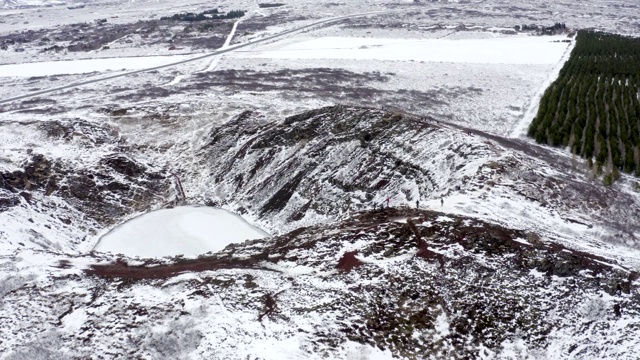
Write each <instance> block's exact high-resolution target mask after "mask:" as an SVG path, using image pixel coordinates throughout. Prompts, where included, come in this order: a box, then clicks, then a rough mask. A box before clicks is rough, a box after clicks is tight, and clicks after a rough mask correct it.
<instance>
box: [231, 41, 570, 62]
mask: <svg viewBox="0 0 640 360" xmlns="http://www.w3.org/2000/svg"><path fill="white" fill-rule="evenodd" d="M561 40H566V36H528V35H520V36H502V37H494V38H479V39H455V40H451V39H402V38H353V37H323V38H294V39H292V40H289V41H287V40H285V41H280V42H278V43H276V44H271V45H267V46H264V47H261V48H260V49H258V50H255V49H254V50H251V51H239V52H237V54H238V55H237V56H249V57H257V58H275V59H353V60H384V61H426V62H447V63H475V64H556V63H557V62H558V60H560V57H561V56H562V54H563V53H564V52H565V49H566V48H567V45H568V44H567V43H566V42H561Z"/></svg>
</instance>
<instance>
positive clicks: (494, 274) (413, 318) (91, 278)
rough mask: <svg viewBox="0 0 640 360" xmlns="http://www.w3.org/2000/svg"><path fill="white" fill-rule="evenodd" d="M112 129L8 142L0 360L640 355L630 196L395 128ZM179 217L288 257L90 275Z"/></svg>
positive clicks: (152, 265) (173, 124)
mask: <svg viewBox="0 0 640 360" xmlns="http://www.w3.org/2000/svg"><path fill="white" fill-rule="evenodd" d="M137 111H138V112H140V111H139V110H137ZM131 113H133V114H135V113H136V112H134V111H131ZM105 116H106V117H107V118H106V119H108V121H107V120H104V118H101V119H100V122H97V121H85V120H80V119H75V120H64V121H57V122H52V121H31V122H27V121H24V122H15V123H11V122H4V123H2V127H3V129H4V130H5V131H3V132H2V133H0V136H2V139H3V141H5V143H7V144H11V146H13V148H11V149H10V151H7V152H5V153H4V154H5V155H4V157H3V158H2V159H1V160H2V162H0V175H1V176H0V178H1V179H2V181H0V194H1V195H0V197H1V198H2V200H1V201H0V204H1V207H0V221H2V224H3V228H2V229H0V241H1V242H2V253H0V304H1V306H0V339H2V341H0V354H2V355H0V359H1V360H5V359H31V358H96V359H98V358H150V359H160V358H214V359H216V358H218V359H247V358H249V359H283V358H285V359H299V358H323V357H324V358H326V357H330V358H344V359H346V358H349V359H351V358H368V357H369V356H371V357H373V356H383V357H384V356H386V357H388V358H389V357H391V356H395V357H399V358H409V359H411V358H434V359H438V358H447V357H451V358H489V359H491V358H518V359H520V358H544V359H547V358H562V359H564V358H603V359H605V358H610V359H625V358H626V359H633V358H637V357H638V356H639V355H640V341H638V339H637V337H636V336H635V334H637V332H638V329H639V327H640V316H639V314H638V311H639V310H640V293H639V291H638V285H640V282H639V281H638V269H640V265H639V264H640V256H639V255H638V251H637V247H638V244H637V243H636V237H637V236H638V234H640V231H639V230H638V226H639V225H638V222H637V219H636V217H634V216H633V214H634V212H637V210H638V204H639V200H638V196H637V195H636V194H634V193H633V192H632V191H631V190H630V188H629V187H627V185H626V184H625V183H624V182H623V183H621V184H617V185H616V186H614V187H612V188H605V187H603V186H601V185H600V184H598V183H597V182H594V181H592V180H590V179H589V178H588V176H586V175H584V174H583V173H582V172H581V171H580V168H579V164H578V166H575V167H574V166H572V165H571V161H570V159H567V158H565V157H563V156H562V155H561V154H555V153H552V152H548V151H545V150H544V149H541V148H537V147H535V145H531V147H530V146H529V144H525V143H522V142H518V141H512V140H508V141H507V140H505V139H499V138H496V137H490V136H486V134H482V133H480V132H472V131H468V130H464V129H458V128H452V127H451V126H449V125H448V124H446V123H442V122H437V121H435V120H429V119H423V118H420V117H415V116H412V115H410V114H403V113H401V112H393V111H383V110H380V109H370V108H361V107H345V106H333V107H327V108H321V109H317V110H313V111H309V112H306V113H302V114H299V115H295V116H291V117H288V118H286V119H273V118H269V117H266V116H263V115H261V114H259V113H256V112H243V113H241V114H239V115H238V116H235V117H233V118H232V119H231V120H229V121H228V122H225V123H222V124H211V125H209V124H207V127H206V128H204V129H200V132H199V133H204V134H205V135H204V136H194V134H196V133H195V132H194V133H190V132H189V133H187V132H176V129H178V128H180V127H181V126H183V125H184V124H185V123H186V122H187V120H184V119H178V120H172V119H171V116H170V115H167V116H164V115H163V117H161V118H157V117H154V118H148V119H147V118H144V119H142V118H141V119H137V118H135V116H133V115H132V116H129V115H128V114H127V116H126V117H125V116H123V115H122V114H120V113H114V112H107V113H106V115H105ZM144 121H146V122H144ZM140 124H146V125H147V128H146V129H147V130H146V132H136V133H132V130H130V129H131V128H134V129H135V128H139V127H140V126H142V125H140ZM149 124H151V126H153V127H151V128H150V127H149ZM150 129H151V130H150ZM137 131H139V130H137ZM167 133H169V134H170V135H166V134H167ZM132 134H135V136H133V135H132ZM159 134H165V135H164V137H158V136H159ZM153 141H156V143H155V144H154V143H153ZM160 145H161V146H160ZM24 149H30V150H29V151H24ZM173 169H175V171H173ZM174 174H175V175H177V176H174ZM177 177H179V178H180V179H182V184H183V185H184V189H185V192H186V194H185V195H186V196H185V197H184V199H183V196H182V193H181V190H180V186H178V185H177V182H176V180H175V179H176V178H177ZM387 197H389V198H390V201H389V202H390V205H391V208H388V209H384V210H383V209H381V205H382V204H383V203H385V200H386V198H387ZM183 200H186V201H187V202H190V203H206V204H209V205H214V206H221V207H224V208H227V209H230V210H234V211H236V212H239V213H242V214H243V215H244V216H245V217H246V218H248V219H250V220H253V221H254V222H255V223H257V224H259V225H261V226H263V227H264V228H266V229H268V230H270V231H271V232H272V233H274V234H276V235H278V236H275V237H273V238H271V239H267V240H260V241H251V242H246V243H242V244H236V245H231V246H229V247H227V248H226V249H225V250H223V251H221V252H219V253H216V254H207V255H206V256H205V255H203V256H201V257H199V258H198V259H185V258H180V257H179V258H174V259H164V260H145V259H128V258H122V257H119V256H117V255H112V254H100V253H90V249H91V248H92V246H93V242H94V241H95V240H96V236H97V234H100V233H104V232H105V231H107V230H108V229H109V228H111V227H112V226H113V225H114V224H116V223H119V222H121V221H123V220H125V219H126V218H128V217H131V216H133V215H134V214H137V213H139V212H142V211H146V210H148V209H152V208H157V207H162V206H170V205H173V204H177V203H181V202H182V201H183ZM417 200H419V201H420V203H419V204H420V207H421V209H414V208H415V205H416V201H417ZM613 215H615V216H613Z"/></svg>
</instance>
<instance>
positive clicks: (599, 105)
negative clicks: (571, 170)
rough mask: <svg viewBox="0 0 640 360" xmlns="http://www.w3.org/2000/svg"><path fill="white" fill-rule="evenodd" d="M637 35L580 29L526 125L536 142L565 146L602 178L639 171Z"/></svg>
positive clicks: (639, 66) (608, 180) (639, 45)
mask: <svg viewBox="0 0 640 360" xmlns="http://www.w3.org/2000/svg"><path fill="white" fill-rule="evenodd" d="M639 94H640V39H638V38H631V37H626V36H622V35H613V34H607V33H602V32H596V31H579V32H578V34H577V38H576V46H575V48H574V49H573V51H572V53H571V56H570V58H569V60H568V61H567V62H566V63H565V65H564V67H563V68H562V69H561V70H560V75H559V77H558V79H557V80H556V81H555V82H553V83H552V84H551V86H549V88H548V89H547V90H546V91H545V93H544V95H543V96H542V99H541V101H540V107H539V109H538V113H537V115H536V117H535V118H534V120H533V122H532V123H531V126H530V127H529V136H531V137H533V138H534V139H535V140H536V141H537V142H538V143H544V144H548V145H552V146H558V147H568V148H569V149H570V150H571V151H572V153H573V154H575V155H576V156H581V157H582V158H584V159H586V161H587V163H588V165H589V166H590V167H591V168H592V169H594V172H595V174H596V175H601V174H603V173H604V175H605V178H604V181H605V183H611V182H613V181H615V179H617V178H618V177H619V172H620V171H624V172H626V173H630V174H635V175H636V176H637V175H640V100H639V96H640V95H639Z"/></svg>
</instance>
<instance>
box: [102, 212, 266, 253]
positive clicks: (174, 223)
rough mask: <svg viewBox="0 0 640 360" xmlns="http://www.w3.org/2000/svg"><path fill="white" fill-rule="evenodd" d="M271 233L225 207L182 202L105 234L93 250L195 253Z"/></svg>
mask: <svg viewBox="0 0 640 360" xmlns="http://www.w3.org/2000/svg"><path fill="white" fill-rule="evenodd" d="M268 235H269V234H267V233H266V232H264V231H262V230H260V229H259V228H257V227H255V226H253V225H251V224H249V223H248V222H246V221H245V220H244V219H243V218H242V217H240V216H238V215H236V214H233V213H231V212H228V211H226V210H222V209H215V208H210V207H205V206H182V207H176V208H173V209H162V210H158V211H153V212H150V213H147V214H144V215H142V216H139V217H136V218H134V219H131V220H129V221H127V222H125V223H124V224H122V225H120V226H118V227H116V228H115V229H113V230H112V231H111V232H109V233H107V234H106V235H105V236H103V237H102V238H101V239H100V241H99V242H98V244H97V245H96V247H95V249H94V250H97V251H103V252H111V253H116V254H124V255H127V256H139V257H162V256H175V255H185V256H194V255H199V254H204V253H206V252H209V251H219V250H222V249H223V248H224V247H225V246H227V245H229V244H232V243H237V242H241V241H244V240H249V239H261V238H264V237H266V236H268Z"/></svg>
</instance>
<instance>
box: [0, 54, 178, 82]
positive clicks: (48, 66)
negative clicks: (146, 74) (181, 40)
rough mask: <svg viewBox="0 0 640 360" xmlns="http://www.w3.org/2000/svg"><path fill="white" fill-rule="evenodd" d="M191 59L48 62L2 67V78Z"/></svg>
mask: <svg viewBox="0 0 640 360" xmlns="http://www.w3.org/2000/svg"><path fill="white" fill-rule="evenodd" d="M187 58H189V56H187V55H173V56H140V57H124V58H106V59H82V60H68V61H47V62H37V63H23V64H9V65H0V76H1V77H8V76H16V77H32V76H52V75H64V74H86V73H92V72H105V71H122V70H138V69H146V68H150V67H155V66H162V65H166V64H170V63H174V62H178V61H182V60H185V59H187Z"/></svg>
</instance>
